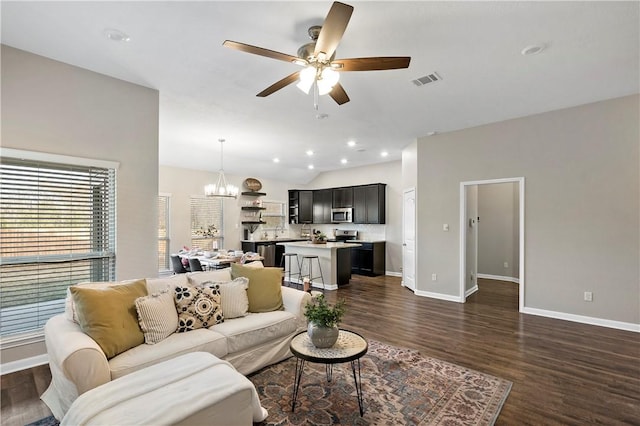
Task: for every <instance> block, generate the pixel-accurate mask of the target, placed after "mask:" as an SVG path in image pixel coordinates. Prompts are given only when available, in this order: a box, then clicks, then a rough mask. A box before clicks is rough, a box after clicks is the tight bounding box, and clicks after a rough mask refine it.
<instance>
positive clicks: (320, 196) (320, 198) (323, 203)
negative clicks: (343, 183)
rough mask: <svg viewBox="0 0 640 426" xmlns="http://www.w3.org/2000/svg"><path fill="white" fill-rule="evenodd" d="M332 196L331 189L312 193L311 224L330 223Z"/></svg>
mask: <svg viewBox="0 0 640 426" xmlns="http://www.w3.org/2000/svg"><path fill="white" fill-rule="evenodd" d="M332 195H333V191H332V190H331V189H317V190H315V191H313V223H331V205H332Z"/></svg>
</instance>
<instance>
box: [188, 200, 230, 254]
mask: <svg viewBox="0 0 640 426" xmlns="http://www.w3.org/2000/svg"><path fill="white" fill-rule="evenodd" d="M222 239H223V238H222V198H215V197H212V198H207V197H197V196H192V197H191V247H190V248H194V247H197V248H200V249H203V250H213V249H217V248H222V246H221V245H222Z"/></svg>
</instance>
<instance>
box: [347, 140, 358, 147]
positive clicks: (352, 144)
mask: <svg viewBox="0 0 640 426" xmlns="http://www.w3.org/2000/svg"><path fill="white" fill-rule="evenodd" d="M347 145H349V146H351V147H353V146H356V141H349V142H347Z"/></svg>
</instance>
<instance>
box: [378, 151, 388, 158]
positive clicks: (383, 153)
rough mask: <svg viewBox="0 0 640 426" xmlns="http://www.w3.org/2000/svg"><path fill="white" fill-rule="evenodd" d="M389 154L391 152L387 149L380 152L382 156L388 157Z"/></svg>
mask: <svg viewBox="0 0 640 426" xmlns="http://www.w3.org/2000/svg"><path fill="white" fill-rule="evenodd" d="M387 155H389V153H388V152H387V151H382V152H381V153H380V157H386V156H387Z"/></svg>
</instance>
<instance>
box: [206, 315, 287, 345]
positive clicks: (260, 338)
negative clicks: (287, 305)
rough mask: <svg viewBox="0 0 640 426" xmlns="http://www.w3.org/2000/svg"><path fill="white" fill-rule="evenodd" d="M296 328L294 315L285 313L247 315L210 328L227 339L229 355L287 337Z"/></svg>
mask: <svg viewBox="0 0 640 426" xmlns="http://www.w3.org/2000/svg"><path fill="white" fill-rule="evenodd" d="M296 328H297V321H296V317H295V315H293V314H292V313H290V312H286V311H273V312H263V313H260V314H252V313H250V314H248V315H247V316H246V317H243V318H235V319H230V320H227V321H225V322H223V323H221V324H216V325H214V326H213V327H210V328H209V330H213V331H215V332H217V333H220V334H222V335H224V336H226V337H227V350H228V352H229V353H234V352H238V351H242V350H244V349H247V348H251V347H254V346H257V345H260V344H262V343H265V342H269V341H273V340H277V339H278V338H282V337H284V336H287V335H289V334H291V333H293V332H294V331H296Z"/></svg>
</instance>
